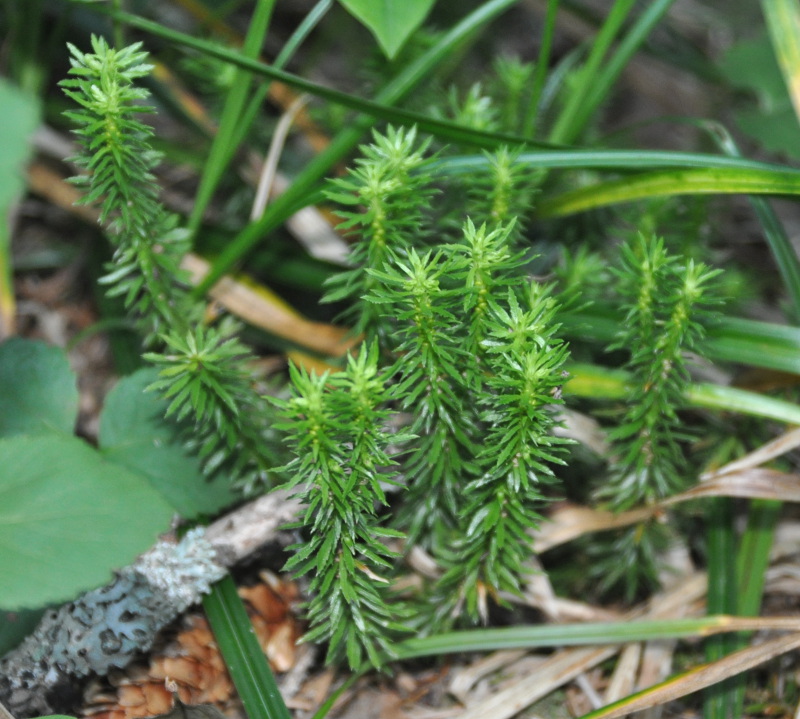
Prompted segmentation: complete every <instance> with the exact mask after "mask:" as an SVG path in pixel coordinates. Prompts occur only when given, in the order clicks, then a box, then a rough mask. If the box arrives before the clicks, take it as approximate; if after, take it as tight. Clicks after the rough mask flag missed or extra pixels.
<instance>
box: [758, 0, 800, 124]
mask: <svg viewBox="0 0 800 719" xmlns="http://www.w3.org/2000/svg"><path fill="white" fill-rule="evenodd" d="M761 9H762V10H763V11H764V18H765V19H766V21H767V28H768V30H769V35H770V40H771V41H772V47H773V49H774V50H775V55H776V57H777V58H778V65H779V66H780V68H781V74H782V75H783V79H784V81H785V82H786V87H787V88H788V90H789V97H790V98H791V99H792V105H793V106H794V113H795V115H796V116H797V119H798V121H800V6H798V4H797V2H796V0H761Z"/></svg>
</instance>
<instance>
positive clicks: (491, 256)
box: [447, 219, 525, 388]
mask: <svg viewBox="0 0 800 719" xmlns="http://www.w3.org/2000/svg"><path fill="white" fill-rule="evenodd" d="M514 224H515V223H514V220H512V221H511V222H509V223H508V224H507V225H498V226H496V227H495V229H494V230H491V231H490V230H489V229H488V228H487V227H486V225H485V224H483V225H481V226H480V227H477V228H476V227H475V225H474V224H473V222H472V220H470V219H467V222H466V224H465V225H464V236H463V240H462V241H461V242H459V243H457V244H453V245H450V246H448V248H447V249H448V253H449V256H450V258H451V263H450V267H449V271H448V274H449V275H450V276H451V277H452V278H453V279H454V280H455V281H456V282H457V283H458V285H459V292H460V294H461V295H462V296H463V302H462V311H463V317H464V322H465V324H466V327H467V331H466V339H465V342H464V349H465V350H466V351H467V353H468V355H470V356H471V357H472V359H473V360H474V361H475V362H476V363H477V365H478V366H476V367H475V368H474V369H472V371H471V375H473V376H471V377H468V379H471V380H475V383H473V387H477V388H479V387H480V386H481V384H482V378H483V374H484V372H485V367H484V366H482V365H483V364H484V359H483V358H484V355H485V353H486V347H485V346H484V339H485V338H486V334H487V328H488V322H489V318H490V315H491V312H492V311H494V310H497V309H498V308H499V305H498V302H499V301H500V300H502V299H504V298H505V296H506V291H507V290H508V289H510V288H512V287H513V288H516V289H520V288H522V286H523V283H524V281H525V278H524V277H523V275H522V274H521V272H520V268H521V267H522V265H523V263H524V258H523V256H522V254H521V253H518V252H513V251H512V250H511V249H510V247H509V245H510V241H509V238H510V236H511V234H512V232H513V230H514ZM493 226H494V225H493ZM512 297H513V295H512Z"/></svg>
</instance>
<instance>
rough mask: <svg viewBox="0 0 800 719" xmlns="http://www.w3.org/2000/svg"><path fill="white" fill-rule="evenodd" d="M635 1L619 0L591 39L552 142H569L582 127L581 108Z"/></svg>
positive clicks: (559, 117)
mask: <svg viewBox="0 0 800 719" xmlns="http://www.w3.org/2000/svg"><path fill="white" fill-rule="evenodd" d="M635 4H636V0H616V2H615V3H614V5H613V7H612V8H611V10H610V11H609V13H608V17H607V18H606V21H605V23H604V24H603V27H602V28H600V32H599V33H598V34H597V36H596V37H595V38H594V40H593V42H592V49H591V51H590V52H589V57H588V58H587V59H586V63H585V64H584V66H583V67H582V68H581V69H580V70H579V72H578V79H577V82H576V84H575V87H574V88H573V89H572V92H571V94H570V96H569V98H567V101H566V104H565V105H564V109H563V110H562V111H561V113H560V115H559V116H558V118H557V119H556V121H555V124H554V125H553V129H552V131H551V132H550V137H549V138H548V139H549V141H550V142H554V143H562V144H569V143H571V142H573V141H574V140H575V138H576V137H577V136H578V135H579V134H580V133H581V131H582V130H583V124H582V123H583V122H585V118H584V117H583V113H582V112H581V107H582V106H583V105H584V103H586V102H588V101H589V98H590V97H591V96H592V94H593V87H594V83H595V82H596V81H597V77H598V75H599V74H600V72H601V70H602V62H603V59H604V58H605V57H606V54H607V53H608V50H609V48H610V47H611V44H612V43H613V42H614V38H615V37H616V36H617V33H618V32H619V31H620V29H621V28H622V25H623V24H624V22H625V21H626V20H627V18H628V15H629V14H630V11H631V9H632V8H633V6H634V5H635Z"/></svg>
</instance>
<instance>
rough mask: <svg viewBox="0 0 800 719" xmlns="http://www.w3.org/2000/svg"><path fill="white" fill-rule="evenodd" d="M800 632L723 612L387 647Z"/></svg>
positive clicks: (430, 651) (481, 647) (444, 649)
mask: <svg viewBox="0 0 800 719" xmlns="http://www.w3.org/2000/svg"><path fill="white" fill-rule="evenodd" d="M767 628H775V629H778V628H780V629H785V630H795V631H797V630H800V618H797V617H775V618H766V619H765V618H760V617H731V616H727V615H718V616H708V617H698V618H692V619H657V620H641V621H630V620H628V621H620V622H586V623H581V624H535V625H533V626H524V625H518V626H514V627H503V628H500V629H472V630H464V631H457V632H447V633H446V634H437V635H434V636H430V637H422V638H420V639H407V640H406V641H404V642H400V643H398V644H396V645H395V646H394V647H393V649H394V652H395V656H396V658H397V659H414V658H417V657H430V656H437V655H440V654H458V653H461V652H485V651H497V650H499V649H532V648H534V647H553V646H558V647H574V646H588V645H595V644H628V643H630V642H646V641H651V640H658V639H682V638H686V637H707V636H713V635H715V634H721V633H726V632H737V631H749V630H755V629H767ZM791 636H792V637H797V638H800V634H797V635H796V634H792V635H791Z"/></svg>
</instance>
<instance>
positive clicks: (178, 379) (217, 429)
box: [145, 323, 275, 493]
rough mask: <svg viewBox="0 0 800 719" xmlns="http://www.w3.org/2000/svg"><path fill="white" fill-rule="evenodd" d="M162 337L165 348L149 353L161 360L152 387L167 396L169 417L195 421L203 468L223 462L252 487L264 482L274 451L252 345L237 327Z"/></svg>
mask: <svg viewBox="0 0 800 719" xmlns="http://www.w3.org/2000/svg"><path fill="white" fill-rule="evenodd" d="M162 339H163V341H164V343H165V345H166V347H167V350H166V352H165V353H164V354H156V353H148V354H145V359H147V360H149V361H151V362H154V363H155V364H157V365H161V366H162V369H161V371H160V373H159V379H158V380H157V381H156V382H154V383H153V384H152V385H150V389H154V390H158V391H159V392H160V393H161V395H162V396H163V397H164V398H165V399H167V400H168V401H169V406H168V407H167V410H166V416H167V417H174V418H175V419H176V420H178V421H183V420H185V419H187V418H191V420H192V421H193V422H194V423H195V425H196V427H195V429H194V430H193V432H192V434H191V437H190V438H189V440H188V442H187V446H188V447H189V448H190V449H192V450H194V451H195V452H197V454H198V455H199V457H200V459H201V460H202V462H203V471H204V472H205V473H206V474H213V473H215V472H217V471H218V470H219V469H220V468H221V467H223V466H224V468H225V471H226V474H228V476H229V477H231V478H232V479H235V480H236V481H237V483H238V484H239V485H240V486H242V487H243V488H244V489H245V491H246V492H248V493H249V492H252V491H254V490H255V489H257V488H258V487H260V486H263V485H264V484H265V483H266V482H267V480H268V468H269V467H270V466H273V465H274V464H275V457H274V456H273V455H272V454H271V453H270V451H269V448H270V443H269V442H268V441H267V437H266V426H265V419H266V418H265V417H264V409H265V405H264V403H263V402H261V401H260V400H259V397H258V395H257V393H256V391H255V388H254V379H253V378H252V377H251V376H250V374H249V373H248V372H247V371H246V369H245V364H244V362H245V360H246V359H247V358H248V357H249V350H248V349H247V348H246V347H245V346H244V345H242V344H241V343H240V342H239V341H238V340H237V339H236V337H235V335H234V328H232V327H231V326H229V325H228V324H227V323H223V324H222V325H221V326H220V327H203V326H198V327H196V328H195V330H194V331H189V332H186V333H183V332H180V331H175V332H171V333H169V334H166V335H163V336H162Z"/></svg>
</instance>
